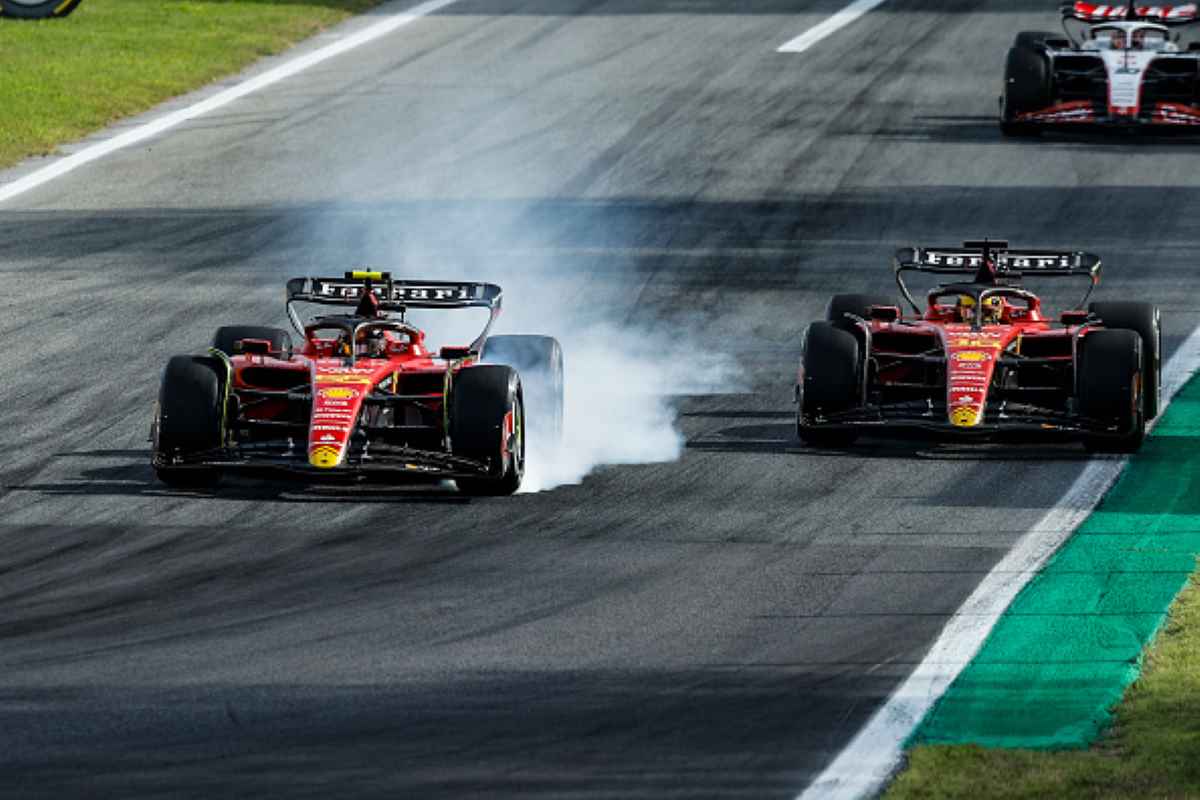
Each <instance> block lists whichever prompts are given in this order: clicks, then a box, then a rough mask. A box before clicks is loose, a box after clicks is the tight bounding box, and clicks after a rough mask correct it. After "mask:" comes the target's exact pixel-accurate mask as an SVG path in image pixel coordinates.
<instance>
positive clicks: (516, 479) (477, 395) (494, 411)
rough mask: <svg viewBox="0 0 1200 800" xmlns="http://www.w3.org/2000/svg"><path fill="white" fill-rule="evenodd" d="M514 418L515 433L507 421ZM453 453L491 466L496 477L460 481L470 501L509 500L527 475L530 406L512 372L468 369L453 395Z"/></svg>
mask: <svg viewBox="0 0 1200 800" xmlns="http://www.w3.org/2000/svg"><path fill="white" fill-rule="evenodd" d="M510 414H511V415H512V425H511V431H510V432H509V434H508V435H507V436H506V435H505V430H506V428H508V426H507V425H506V420H507V419H508V416H509V415H510ZM449 417H450V448H451V451H452V452H453V453H454V455H456V456H465V457H466V458H471V459H475V460H477V461H486V462H487V463H488V464H490V465H491V473H492V474H491V475H489V476H488V477H481V478H457V479H456V480H455V483H456V484H458V489H459V491H461V492H463V493H464V494H469V495H507V494H512V493H513V492H515V491H516V490H517V489H518V488H520V486H521V479H522V478H523V477H524V475H525V405H524V402H523V398H522V396H521V379H520V377H519V376H518V375H517V371H516V370H515V369H513V368H512V367H509V366H506V365H502V364H480V365H478V366H474V367H464V368H463V369H461V370H459V371H458V374H456V375H455V376H454V378H453V381H452V383H451V389H450V413H449Z"/></svg>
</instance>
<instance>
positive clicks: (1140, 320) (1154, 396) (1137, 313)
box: [1088, 301, 1162, 420]
mask: <svg viewBox="0 0 1200 800" xmlns="http://www.w3.org/2000/svg"><path fill="white" fill-rule="evenodd" d="M1088 311H1090V312H1091V313H1092V314H1094V315H1095V316H1096V317H1099V319H1100V321H1101V322H1102V323H1104V327H1105V328H1106V329H1109V330H1113V329H1122V330H1129V331H1133V332H1134V333H1136V334H1137V335H1138V336H1139V337H1141V340H1142V360H1143V371H1144V376H1145V380H1143V381H1142V394H1143V395H1144V403H1145V406H1144V407H1145V413H1146V419H1148V420H1151V419H1154V418H1155V417H1157V416H1158V412H1159V410H1160V409H1159V407H1158V403H1159V397H1161V396H1162V313H1161V312H1160V311H1159V310H1158V306H1155V305H1153V304H1151V303H1135V302H1121V301H1106V302H1096V303H1092V304H1091V305H1089V306H1088Z"/></svg>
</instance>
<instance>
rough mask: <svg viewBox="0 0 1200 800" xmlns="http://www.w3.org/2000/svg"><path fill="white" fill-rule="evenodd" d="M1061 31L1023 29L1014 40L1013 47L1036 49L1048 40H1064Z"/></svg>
mask: <svg viewBox="0 0 1200 800" xmlns="http://www.w3.org/2000/svg"><path fill="white" fill-rule="evenodd" d="M1062 38H1063V35H1062V34H1061V33H1055V32H1054V31H1021V32H1020V33H1018V34H1017V38H1016V39H1015V40H1014V41H1013V47H1028V48H1031V49H1036V48H1037V47H1039V46H1041V45H1043V44H1045V43H1046V42H1048V41H1059V40H1062Z"/></svg>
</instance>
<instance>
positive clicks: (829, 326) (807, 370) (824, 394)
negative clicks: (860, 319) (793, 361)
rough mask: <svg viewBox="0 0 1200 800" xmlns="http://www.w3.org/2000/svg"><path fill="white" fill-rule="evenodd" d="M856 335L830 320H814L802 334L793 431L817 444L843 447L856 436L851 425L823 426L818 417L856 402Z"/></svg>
mask: <svg viewBox="0 0 1200 800" xmlns="http://www.w3.org/2000/svg"><path fill="white" fill-rule="evenodd" d="M859 350H860V348H859V343H858V339H857V338H856V337H855V336H854V334H852V333H850V332H849V331H847V330H845V329H844V328H841V327H839V326H837V325H835V324H834V323H832V322H814V323H812V324H811V325H809V326H808V332H807V333H806V334H805V336H804V352H803V354H802V355H801V357H800V376H799V381H798V386H797V400H798V401H799V409H798V410H797V413H796V435H797V436H799V437H800V439H801V441H803V442H805V443H806V444H810V445H815V446H818V447H845V446H847V445H850V444H852V443H853V442H854V440H855V439H857V438H858V431H856V430H854V429H852V428H825V427H822V426H821V425H820V424H818V423H817V420H819V419H820V418H821V417H823V416H826V415H828V414H834V413H837V412H841V411H848V410H850V409H852V408H854V407H855V406H856V405H857V404H858V397H859V392H860V389H861V385H860V383H859V363H860V361H861V356H860V352H859Z"/></svg>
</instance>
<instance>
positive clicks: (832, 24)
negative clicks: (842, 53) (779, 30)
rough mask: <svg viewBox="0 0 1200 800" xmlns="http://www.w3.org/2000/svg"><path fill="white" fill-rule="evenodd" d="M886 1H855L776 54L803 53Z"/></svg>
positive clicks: (791, 41)
mask: <svg viewBox="0 0 1200 800" xmlns="http://www.w3.org/2000/svg"><path fill="white" fill-rule="evenodd" d="M886 1H887V0H855V2H853V3H851V4H850V5H848V6H846V7H845V8H843V9H842V10H841V11H839V12H837V13H836V14H834V15H833V16H831V17H830V18H829V19H827V20H825V21H824V22H822V23H820V24H819V25H815V26H813V27H812V28H809V29H808V30H806V31H805V32H804V33H802V34H800V35H799V36H797V37H796V38H795V39H791V40H790V41H787V42H785V43H784V44H783V45H781V46H780V47H779V49H778V50H776V51H775V52H776V53H803V52H804V51H805V50H807V49H808V48H810V47H812V46H813V45H814V44H816V43H817V42H819V41H821V40H822V39H824V38H826V37H828V36H832V35H833V34H835V33H837V32H838V31H840V30H841V29H842V28H844V27H846V26H847V25H849V24H850V23H852V22H854V21H855V20H856V19H858V18H859V17H861V16H862V15H863V14H866V13H867V12H868V11H871V10H872V9H874V8H877V7H878V6H881V5H883V4H884V3H885V2H886Z"/></svg>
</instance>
